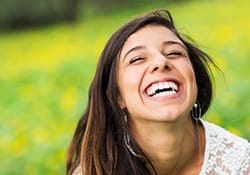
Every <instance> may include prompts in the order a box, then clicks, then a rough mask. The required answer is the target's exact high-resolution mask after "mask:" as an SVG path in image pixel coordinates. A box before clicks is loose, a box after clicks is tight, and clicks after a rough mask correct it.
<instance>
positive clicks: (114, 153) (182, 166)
mask: <svg viewBox="0 0 250 175" xmlns="http://www.w3.org/2000/svg"><path fill="white" fill-rule="evenodd" d="M209 64H212V65H214V64H213V61H212V60H211V58H210V57H209V56H208V55H207V54H206V53H204V52H203V51H201V50H200V49H199V48H198V47H196V46H195V45H193V44H192V43H191V42H189V41H188V40H187V39H186V38H185V37H183V36H181V35H180V34H179V33H178V31H177V30H176V28H175V26H174V23H173V19H172V17H171V15H170V13H169V12H167V11H164V10H158V11H154V12H150V13H149V14H147V15H145V16H142V17H138V18H136V19H133V20H132V21H130V22H129V23H127V24H125V25H124V26H123V27H121V28H120V29H119V30H118V31H117V32H116V33H114V35H113V36H112V37H111V38H110V40H109V41H108V43H107V45H106V46H105V48H104V50H103V52H102V54H101V56H100V60H99V63H98V66H97V69H96V74H95V76H94V79H93V81H92V84H91V87H90V90H89V101H88V106H87V108H86V111H85V113H84V115H83V116H82V118H81V119H80V121H79V123H78V125H77V128H76V131H75V134H74V137H73V140H72V142H71V145H70V147H69V150H68V158H67V174H68V175H71V174H73V175H76V174H79V175H156V174H157V175H166V174H173V175H177V174H188V175H192V174H202V175H203V174H224V175H231V174H237V175H240V174H241V175H247V174H250V165H249V164H250V158H249V157H250V144H249V143H248V142H247V141H246V140H244V139H242V138H239V137H237V136H234V135H232V134H231V133H229V132H227V131H225V130H224V129H222V128H220V127H219V126H216V125H214V124H211V123H208V122H206V121H204V120H201V117H202V116H203V115H204V113H205V112H206V111H207V109H208V107H209V105H210V102H211V98H212V95H213V91H212V82H211V78H210V73H209Z"/></svg>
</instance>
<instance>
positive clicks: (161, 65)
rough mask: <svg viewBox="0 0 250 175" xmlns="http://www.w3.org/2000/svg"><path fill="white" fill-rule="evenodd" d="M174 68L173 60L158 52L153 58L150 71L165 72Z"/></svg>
mask: <svg viewBox="0 0 250 175" xmlns="http://www.w3.org/2000/svg"><path fill="white" fill-rule="evenodd" d="M171 68H172V65H171V62H170V60H169V59H168V58H166V57H165V56H164V55H162V54H157V55H156V56H155V57H153V58H152V63H151V65H150V67H149V71H150V72H151V73H153V72H157V71H160V72H165V71H170V70H171Z"/></svg>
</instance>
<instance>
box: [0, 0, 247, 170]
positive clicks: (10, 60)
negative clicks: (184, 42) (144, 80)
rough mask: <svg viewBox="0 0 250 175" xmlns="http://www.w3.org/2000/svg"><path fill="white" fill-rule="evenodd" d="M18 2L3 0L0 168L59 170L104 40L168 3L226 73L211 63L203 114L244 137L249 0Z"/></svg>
mask: <svg viewBox="0 0 250 175" xmlns="http://www.w3.org/2000/svg"><path fill="white" fill-rule="evenodd" d="M15 1H16V2H15ZM15 1H14V0H13V1H11V2H12V5H11V4H10V3H8V1H7V0H3V1H2V4H1V3H0V11H1V13H0V25H1V26H0V31H1V32H0V71H1V74H0V92H1V97H0V155H1V158H0V167H1V168H0V174H4V175H12V174H16V175H17V174H18V175H20V174H36V175H40V174H41V175H42V174H53V175H54V174H65V155H66V149H67V147H68V144H69V143H70V140H71V138H72V135H73V132H74V129H75V127H76V124H77V121H78V119H79V118H80V116H81V114H82V113H83V111H84V109H85V106H86V102H87V92H88V87H89V84H90V81H91V79H92V77H93V74H94V72H95V66H96V62H97V59H98V56H99V55H100V52H101V50H102V48H103V47H104V45H105V43H106V41H107V40H108V38H109V37H110V36H111V34H112V33H113V32H114V31H115V30H116V29H117V28H118V27H119V26H120V25H122V24H124V23H125V22H126V21H128V20H129V19H131V18H132V17H134V16H136V15H138V14H142V13H145V12H147V11H149V10H152V9H156V8H164V9H168V10H170V12H171V13H172V15H173V17H174V19H175V23H176V25H177V28H178V29H179V30H180V31H181V32H182V33H186V34H188V35H190V36H191V37H192V38H193V39H194V40H195V41H197V43H199V45H200V46H201V48H202V49H203V50H205V51H206V52H208V53H209V54H210V55H211V56H212V57H213V58H214V60H215V62H216V63H217V64H218V65H219V67H220V68H221V69H222V70H223V72H224V76H225V77H223V75H222V74H220V73H218V72H216V71H215V74H214V75H215V80H216V86H215V89H216V94H215V97H214V101H213V104H212V106H211V108H210V110H209V112H208V113H207V114H206V116H205V118H206V120H209V121H212V122H214V123H217V124H219V125H221V126H223V127H225V128H226V129H228V130H230V131H231V132H233V133H235V134H236V135H239V136H241V137H244V138H246V139H248V140H250V118H249V114H250V100H249V99H250V92H249V88H250V76H249V74H250V68H249V67H248V66H250V11H249V6H250V3H249V1H248V0H238V1H235V0H224V1H223V0H196V1H195V0H186V1H185V0H182V1H181V0H179V1H170V0H168V1H160V0H158V1H150V0H136V1H135V0H127V1H115V0H99V1H98V0H94V1H91V2H87V1H77V0H71V1H66V0H65V1H64V2H62V0H61V1H60V0H54V1H52V0H51V1H48V0H47V1H45V0H44V1H41V0H33V1H31V0H26V3H23V4H22V5H21V4H20V1H18V0H15ZM4 2H5V4H3V3H4ZM23 2H24V1H23ZM42 2H46V3H47V4H46V3H42ZM50 2H54V3H53V4H50ZM65 2H66V3H65ZM13 4H14V5H15V6H13ZM65 4H66V5H65ZM48 7H50V8H48ZM45 9H46V10H47V11H46V10H45ZM48 9H50V11H49V10H48ZM14 11H15V13H14V14H13V12H14Z"/></svg>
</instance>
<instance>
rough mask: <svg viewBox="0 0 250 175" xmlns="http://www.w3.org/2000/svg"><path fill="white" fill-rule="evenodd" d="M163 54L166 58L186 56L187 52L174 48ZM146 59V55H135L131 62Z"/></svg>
mask: <svg viewBox="0 0 250 175" xmlns="http://www.w3.org/2000/svg"><path fill="white" fill-rule="evenodd" d="M162 55H164V56H165V57H166V58H169V59H171V58H179V57H186V55H187V54H186V53H185V52H184V51H178V50H173V51H170V52H167V53H163V54H162ZM145 59H146V57H145V56H135V57H133V58H131V59H130V60H129V64H135V63H139V62H142V61H144V60H145Z"/></svg>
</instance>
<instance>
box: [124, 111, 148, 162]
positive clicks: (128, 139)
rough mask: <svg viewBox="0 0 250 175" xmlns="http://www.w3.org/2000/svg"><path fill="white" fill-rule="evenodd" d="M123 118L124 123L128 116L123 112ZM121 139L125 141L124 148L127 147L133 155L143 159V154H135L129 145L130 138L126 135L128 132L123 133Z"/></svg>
mask: <svg viewBox="0 0 250 175" xmlns="http://www.w3.org/2000/svg"><path fill="white" fill-rule="evenodd" d="M124 120H125V123H126V124H127V123H128V118H127V115H126V113H125V114H124ZM123 139H124V143H125V146H126V148H127V149H128V151H129V152H130V153H131V154H132V155H133V156H135V157H138V158H143V159H144V157H143V156H141V155H140V154H137V153H136V152H135V151H134V150H133V148H132V146H131V142H130V141H131V139H130V136H129V135H128V133H124V136H123Z"/></svg>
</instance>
